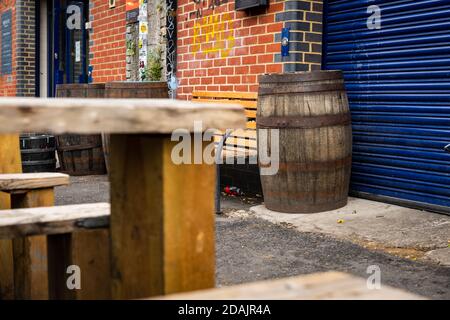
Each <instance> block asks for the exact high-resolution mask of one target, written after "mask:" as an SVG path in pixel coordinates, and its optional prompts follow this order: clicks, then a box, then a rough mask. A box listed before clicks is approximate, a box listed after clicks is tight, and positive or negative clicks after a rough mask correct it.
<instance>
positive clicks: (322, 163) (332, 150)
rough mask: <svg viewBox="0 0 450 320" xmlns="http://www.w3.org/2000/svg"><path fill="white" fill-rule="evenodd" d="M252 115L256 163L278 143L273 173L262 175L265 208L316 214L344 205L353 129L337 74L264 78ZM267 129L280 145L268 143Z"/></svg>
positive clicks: (305, 73) (262, 78)
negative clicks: (276, 135) (277, 154)
mask: <svg viewBox="0 0 450 320" xmlns="http://www.w3.org/2000/svg"><path fill="white" fill-rule="evenodd" d="M257 113H258V114H257V120H256V123H257V128H258V150H259V152H260V158H261V152H266V153H267V150H269V154H270V151H271V150H274V143H279V169H278V172H277V173H276V174H273V175H262V176H261V183H262V187H263V194H264V202H265V205H266V207H267V208H268V209H270V210H274V211H279V212H287V213H315V212H323V211H330V210H334V209H338V208H341V207H343V206H345V205H346V204H347V196H348V190H349V182H350V171H351V161H352V158H351V157H352V129H351V116H350V110H349V106H348V99H347V94H346V92H345V87H344V81H343V77H342V73H341V72H340V71H317V72H300V73H292V74H272V75H263V76H261V78H260V81H259V97H258V112H257ZM272 130H279V131H278V132H279V142H278V141H270V135H271V132H272ZM265 141H267V143H265ZM264 144H267V147H266V148H264ZM260 166H261V167H265V166H268V164H267V163H266V164H263V163H260ZM261 172H262V170H261Z"/></svg>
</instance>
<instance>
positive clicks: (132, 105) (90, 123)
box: [0, 98, 245, 134]
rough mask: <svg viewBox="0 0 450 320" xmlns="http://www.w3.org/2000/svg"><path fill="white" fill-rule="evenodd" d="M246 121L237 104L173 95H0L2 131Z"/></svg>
mask: <svg viewBox="0 0 450 320" xmlns="http://www.w3.org/2000/svg"><path fill="white" fill-rule="evenodd" d="M195 122H201V124H202V126H203V129H207V128H217V129H226V128H230V129H238V128H244V127H245V115H244V109H243V108H242V106H240V105H239V104H235V105H229V104H220V103H217V104H216V103H194V102H191V101H183V100H172V99H71V98H70V99H69V98H62V99H50V98H49V99H47V98H45V99H44V98H1V99H0V123H1V124H2V125H1V126H0V133H19V132H30V131H31V132H52V133H55V134H62V133H67V132H70V133H79V134H91V133H98V132H104V133H166V134H170V133H172V132H173V131H174V130H177V129H186V130H189V131H190V132H193V130H194V125H195Z"/></svg>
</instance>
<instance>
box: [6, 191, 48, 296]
mask: <svg viewBox="0 0 450 320" xmlns="http://www.w3.org/2000/svg"><path fill="white" fill-rule="evenodd" d="M54 204H55V195H54V192H53V188H51V187H50V188H42V189H39V190H29V191H28V192H26V193H20V194H13V195H12V196H11V207H12V208H14V209H19V208H34V207H48V206H53V205H54ZM13 257H14V295H15V299H17V300H47V299H48V265H47V237H46V236H45V235H39V236H32V237H24V238H16V239H14V240H13Z"/></svg>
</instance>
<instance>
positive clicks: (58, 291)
mask: <svg viewBox="0 0 450 320" xmlns="http://www.w3.org/2000/svg"><path fill="white" fill-rule="evenodd" d="M109 247H110V245H109V230H108V229H97V230H83V231H82V232H74V233H65V234H56V235H49V236H48V263H49V295H50V299H55V300H94V299H102V300H103V299H110V298H111V288H110V286H111V273H110V250H109ZM71 265H76V266H78V267H79V268H80V271H81V278H80V279H81V289H76V290H69V288H68V287H67V277H68V276H69V274H67V267H68V266H71Z"/></svg>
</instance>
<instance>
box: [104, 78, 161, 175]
mask: <svg viewBox="0 0 450 320" xmlns="http://www.w3.org/2000/svg"><path fill="white" fill-rule="evenodd" d="M105 97H106V98H117V99H123V98H130V99H150V98H154V99H158V98H161V99H167V98H169V88H168V87H167V82H159V81H158V82H135V81H127V82H108V83H107V84H106V86H105ZM102 140H103V151H104V155H105V162H106V167H107V168H108V171H109V140H110V135H109V134H102Z"/></svg>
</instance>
